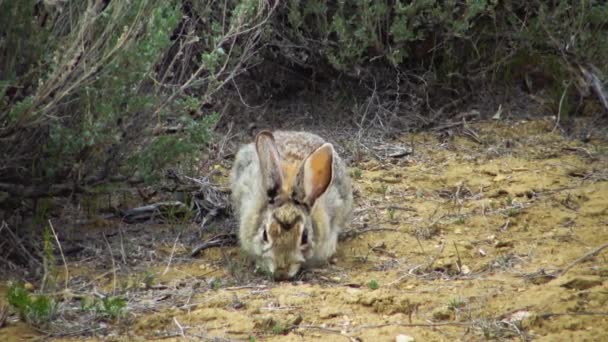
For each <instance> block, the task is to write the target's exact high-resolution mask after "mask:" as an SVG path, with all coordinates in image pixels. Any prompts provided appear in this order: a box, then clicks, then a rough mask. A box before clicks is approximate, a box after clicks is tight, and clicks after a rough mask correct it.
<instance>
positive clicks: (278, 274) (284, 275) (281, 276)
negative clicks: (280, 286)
mask: <svg viewBox="0 0 608 342" xmlns="http://www.w3.org/2000/svg"><path fill="white" fill-rule="evenodd" d="M273 276H274V280H276V281H281V280H287V279H289V273H288V272H287V271H286V270H276V271H275V272H274V274H273Z"/></svg>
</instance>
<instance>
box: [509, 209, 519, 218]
mask: <svg viewBox="0 0 608 342" xmlns="http://www.w3.org/2000/svg"><path fill="white" fill-rule="evenodd" d="M520 213H521V211H520V210H519V208H509V209H507V216H508V217H515V216H517V215H519V214H520Z"/></svg>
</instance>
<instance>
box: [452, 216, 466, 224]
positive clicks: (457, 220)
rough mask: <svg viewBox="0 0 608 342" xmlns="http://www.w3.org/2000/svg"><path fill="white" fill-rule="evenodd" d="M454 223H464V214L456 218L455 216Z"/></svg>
mask: <svg viewBox="0 0 608 342" xmlns="http://www.w3.org/2000/svg"><path fill="white" fill-rule="evenodd" d="M454 224H460V225H462V224H464V216H458V218H456V220H454Z"/></svg>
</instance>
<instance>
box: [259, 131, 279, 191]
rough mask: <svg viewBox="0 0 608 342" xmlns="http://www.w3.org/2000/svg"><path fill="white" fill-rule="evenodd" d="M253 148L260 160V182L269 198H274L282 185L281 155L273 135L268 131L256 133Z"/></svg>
mask: <svg viewBox="0 0 608 342" xmlns="http://www.w3.org/2000/svg"><path fill="white" fill-rule="evenodd" d="M255 148H256V150H257V152H258V158H259V160H260V170H261V172H262V182H263V183H262V184H263V185H264V188H265V189H266V194H267V195H268V197H269V198H274V196H276V194H277V193H278V192H279V190H280V189H281V187H282V186H283V174H282V172H281V156H280V155H279V150H278V149H277V145H276V143H275V142H274V136H273V135H272V133H271V132H269V131H262V132H260V133H258V135H257V136H256V138H255Z"/></svg>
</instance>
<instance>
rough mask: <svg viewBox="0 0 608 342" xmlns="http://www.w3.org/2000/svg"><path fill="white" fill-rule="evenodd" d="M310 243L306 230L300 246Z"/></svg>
mask: <svg viewBox="0 0 608 342" xmlns="http://www.w3.org/2000/svg"><path fill="white" fill-rule="evenodd" d="M307 243H308V231H306V229H304V231H303V232H302V240H301V241H300V245H301V246H304V245H306V244H307Z"/></svg>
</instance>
